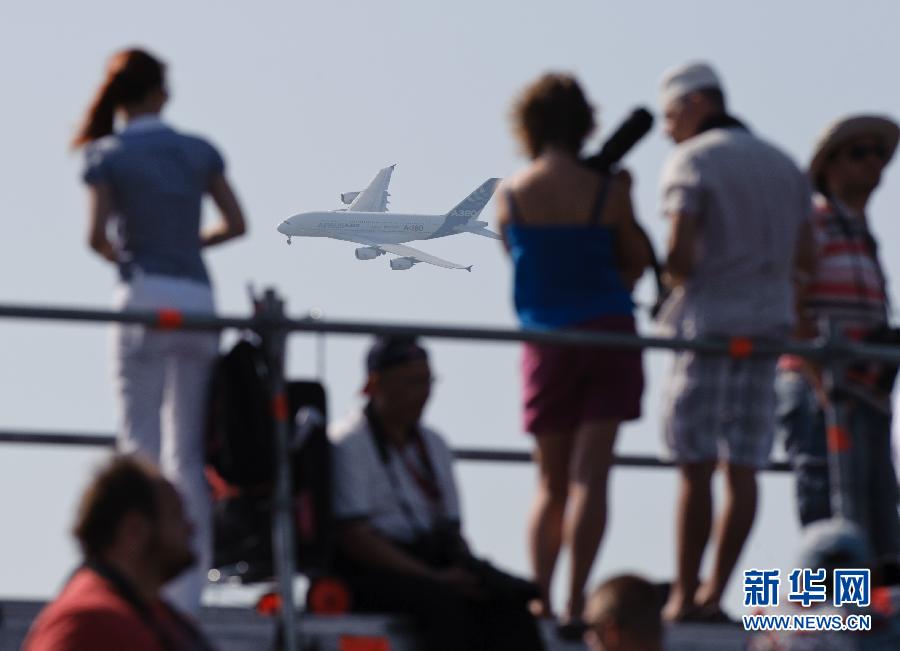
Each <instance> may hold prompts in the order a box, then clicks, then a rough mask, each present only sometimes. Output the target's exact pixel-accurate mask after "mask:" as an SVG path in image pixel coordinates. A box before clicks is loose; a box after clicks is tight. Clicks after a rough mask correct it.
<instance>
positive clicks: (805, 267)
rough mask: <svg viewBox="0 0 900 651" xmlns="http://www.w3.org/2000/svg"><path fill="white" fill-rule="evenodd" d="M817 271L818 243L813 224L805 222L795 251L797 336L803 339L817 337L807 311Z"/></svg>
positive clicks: (814, 326)
mask: <svg viewBox="0 0 900 651" xmlns="http://www.w3.org/2000/svg"><path fill="white" fill-rule="evenodd" d="M815 271H816V241H815V236H814V235H813V230H812V223H811V222H805V223H804V224H803V226H802V227H801V229H800V233H799V236H798V237H797V245H796V247H795V250H794V274H793V276H794V305H795V309H796V313H797V327H796V329H795V333H794V334H795V335H796V336H797V337H799V338H801V339H811V338H813V337H815V336H816V333H817V328H816V324H815V323H814V322H813V321H812V320H811V319H810V317H809V314H808V313H807V310H806V295H807V292H808V290H809V283H810V280H812V277H813V275H814V274H815Z"/></svg>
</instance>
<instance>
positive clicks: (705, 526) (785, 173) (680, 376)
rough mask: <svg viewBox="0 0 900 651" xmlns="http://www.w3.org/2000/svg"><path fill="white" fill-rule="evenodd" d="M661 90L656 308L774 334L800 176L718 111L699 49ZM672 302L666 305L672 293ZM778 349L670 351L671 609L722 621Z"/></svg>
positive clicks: (796, 224)
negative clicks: (717, 475) (674, 516)
mask: <svg viewBox="0 0 900 651" xmlns="http://www.w3.org/2000/svg"><path fill="white" fill-rule="evenodd" d="M660 104H661V106H662V108H663V111H664V113H665V128H666V133H667V135H669V137H671V139H672V140H673V141H674V142H675V143H676V147H675V150H674V151H673V152H672V155H671V156H670V157H669V159H668V161H667V162H666V165H665V167H664V169H663V175H662V183H661V186H662V187H661V190H662V209H663V213H664V214H665V215H666V217H667V218H668V219H669V221H670V223H671V235H670V239H669V248H668V255H667V260H666V272H667V275H668V277H669V279H670V283H671V285H673V286H674V287H675V289H674V290H673V295H672V298H671V299H670V302H669V303H668V304H667V306H665V307H664V308H663V310H664V313H667V315H668V319H667V321H668V323H669V325H671V326H673V328H674V330H675V332H677V333H678V334H680V335H681V336H682V337H684V338H687V339H726V338H730V337H752V338H766V339H780V338H784V337H786V336H788V335H789V334H790V332H791V328H792V326H793V324H794V297H793V286H792V283H793V280H794V277H795V274H796V272H798V271H806V272H808V270H809V269H810V268H811V267H812V253H811V248H810V247H811V243H812V239H811V231H810V228H809V215H810V211H811V206H810V191H809V184H808V182H807V180H806V177H805V176H804V175H803V174H802V173H801V172H800V170H799V169H798V168H797V166H796V164H794V162H793V161H792V160H791V159H790V158H789V157H788V156H787V155H785V154H784V153H783V152H781V151H780V150H779V149H778V148H776V147H774V146H773V145H771V144H769V143H768V142H766V141H764V140H762V139H761V138H758V137H757V136H756V135H754V134H753V133H751V132H750V130H749V129H748V128H747V127H746V126H744V125H743V124H742V123H741V122H740V121H738V120H737V119H735V118H734V117H732V116H731V115H730V114H729V113H728V112H727V111H726V105H725V104H726V100H725V93H724V91H723V90H722V85H721V82H720V81H719V77H718V75H717V74H716V73H715V71H714V70H713V69H712V68H711V67H710V66H708V65H706V64H704V63H693V64H689V65H686V66H682V67H680V68H676V69H674V70H671V71H669V72H668V73H667V74H666V75H665V76H664V78H663V81H662V88H661V97H660ZM676 305H677V307H676ZM775 361H776V360H775V358H774V357H769V358H766V357H749V358H743V357H742V355H741V354H740V351H739V350H737V349H736V351H735V355H734V356H732V357H727V356H714V355H705V354H702V353H699V352H695V351H688V350H685V351H679V352H677V353H676V354H675V366H674V372H673V373H672V374H671V376H670V381H669V391H668V400H667V403H666V407H665V413H664V417H663V421H664V427H665V433H666V441H667V443H668V445H669V448H670V450H671V452H672V455H673V457H674V458H675V461H676V462H677V463H678V465H679V470H680V490H679V492H680V495H679V498H678V501H679V505H678V523H677V531H678V534H677V552H676V562H677V576H676V580H675V582H674V583H673V586H672V591H671V596H670V599H669V602H668V604H667V605H666V608H665V609H664V611H663V615H664V617H665V619H667V620H668V621H689V620H691V621H713V622H715V621H721V620H723V619H726V617H725V615H724V614H723V613H722V611H721V609H720V606H719V602H720V600H721V598H722V594H723V592H724V590H725V586H726V584H727V582H728V579H729V577H730V575H731V573H732V571H733V569H734V566H735V563H736V562H737V560H738V557H739V556H740V553H741V550H742V548H743V546H744V543H745V542H746V540H747V536H748V534H749V533H750V528H751V527H752V525H753V520H754V516H755V514H756V472H757V470H758V469H760V468H762V467H765V466H766V465H767V464H768V461H769V453H770V451H771V447H772V440H773V437H774V430H775V388H774V383H775ZM720 464H721V466H722V467H723V469H724V473H723V474H724V478H725V493H726V497H725V508H724V509H723V510H722V513H721V515H720V517H719V519H718V522H717V523H716V525H715V530H716V532H717V538H718V541H717V545H716V551H715V558H714V559H713V563H712V571H711V572H710V576H709V577H708V579H707V580H706V581H705V582H703V584H701V583H700V580H699V573H700V561H701V559H702V557H703V552H704V549H705V548H706V546H707V543H708V542H709V539H710V534H711V532H712V530H713V519H712V494H711V490H710V482H711V479H712V475H713V472H714V471H715V469H716V467H717V466H718V465H720Z"/></svg>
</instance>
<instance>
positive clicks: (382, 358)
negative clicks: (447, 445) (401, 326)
mask: <svg viewBox="0 0 900 651" xmlns="http://www.w3.org/2000/svg"><path fill="white" fill-rule="evenodd" d="M366 371H367V373H368V378H367V380H366V386H365V389H364V392H365V393H366V395H368V396H369V399H370V400H371V402H372V405H373V406H374V408H375V409H376V411H377V412H378V414H379V416H380V417H381V418H382V419H384V420H386V421H389V422H390V423H392V424H393V425H395V426H398V427H404V428H405V427H412V426H414V425H416V424H417V423H418V422H419V420H420V418H421V417H422V412H423V411H424V409H425V404H426V403H427V402H428V397H429V396H430V395H431V384H432V382H433V381H434V378H433V377H432V375H431V367H430V366H429V364H428V353H427V352H426V351H425V349H424V348H422V347H421V346H419V344H418V343H417V341H416V339H415V338H414V337H379V338H377V339H376V340H375V342H374V343H373V345H372V347H371V348H370V349H369V353H368V355H367V356H366Z"/></svg>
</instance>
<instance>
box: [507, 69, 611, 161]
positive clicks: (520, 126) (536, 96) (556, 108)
mask: <svg viewBox="0 0 900 651" xmlns="http://www.w3.org/2000/svg"><path fill="white" fill-rule="evenodd" d="M512 121H513V129H514V131H515V134H516V137H517V138H518V139H519V141H520V143H521V145H522V148H523V149H524V150H525V152H526V153H527V154H528V156H529V157H530V158H536V157H537V156H540V155H541V153H543V152H544V150H546V149H547V148H548V147H555V148H560V149H563V150H566V151H569V152H571V153H572V154H573V155H576V156H577V155H578V154H579V153H580V152H581V147H582V145H583V144H584V140H585V138H587V137H588V135H589V134H590V133H591V131H592V130H593V129H594V109H593V107H591V105H590V104H588V102H587V99H586V98H585V96H584V93H583V92H582V90H581V86H579V85H578V82H577V81H575V78H574V77H572V76H571V75H565V74H558V73H547V74H545V75H543V76H541V77H539V78H538V79H537V81H535V82H533V83H532V84H531V85H529V86H528V87H527V88H525V90H524V91H523V92H522V94H521V96H520V97H519V99H518V100H517V101H516V103H515V106H514V107H513V112H512Z"/></svg>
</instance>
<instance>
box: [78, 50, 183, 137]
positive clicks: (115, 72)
mask: <svg viewBox="0 0 900 651" xmlns="http://www.w3.org/2000/svg"><path fill="white" fill-rule="evenodd" d="M168 97H169V95H168V92H167V90H166V83H165V65H164V64H163V63H162V62H161V61H160V60H159V59H157V58H156V57H154V56H153V55H152V54H149V53H148V52H146V51H145V50H140V49H128V50H122V51H121V52H117V53H116V54H114V55H113V56H112V58H111V59H110V60H109V64H108V65H107V68H106V77H105V78H104V80H103V82H102V83H101V84H100V87H99V88H98V89H97V92H96V93H95V95H94V99H93V100H92V102H91V105H90V108H89V109H88V111H87V113H86V115H85V117H84V120H83V122H82V126H81V128H80V129H79V130H78V134H77V135H76V136H75V139H74V141H73V145H74V146H75V147H80V146H81V145H85V144H87V143H90V142H93V141H94V140H98V139H99V138H102V137H104V136H107V135H109V134H111V133H112V132H113V126H114V122H115V117H116V111H119V110H122V111H125V112H126V113H129V114H137V113H159V112H160V111H161V110H162V107H163V105H164V104H165V103H166V100H167V99H168Z"/></svg>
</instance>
